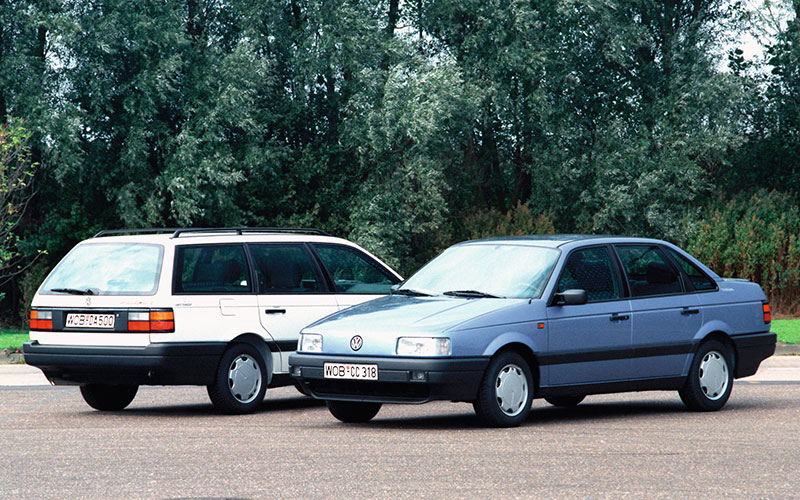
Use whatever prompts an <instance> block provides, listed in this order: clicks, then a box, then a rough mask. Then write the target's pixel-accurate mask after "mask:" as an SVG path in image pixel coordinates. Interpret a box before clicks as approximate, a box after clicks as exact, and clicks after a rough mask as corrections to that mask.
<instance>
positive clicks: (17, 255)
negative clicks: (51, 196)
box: [0, 119, 37, 299]
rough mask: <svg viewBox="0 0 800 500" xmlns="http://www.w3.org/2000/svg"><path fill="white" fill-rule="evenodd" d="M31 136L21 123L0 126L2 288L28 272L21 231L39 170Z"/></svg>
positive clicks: (0, 279)
mask: <svg viewBox="0 0 800 500" xmlns="http://www.w3.org/2000/svg"><path fill="white" fill-rule="evenodd" d="M30 136H31V132H30V131H28V130H27V129H25V128H24V127H23V125H22V124H21V123H20V122H19V121H16V120H12V119H10V120H8V122H7V123H5V124H3V125H0V286H2V285H4V284H5V283H6V282H8V281H9V280H10V279H11V278H12V277H14V276H16V275H18V274H20V273H21V272H22V271H24V269H25V266H24V263H25V259H24V258H25V255H23V254H22V253H21V252H20V250H19V248H18V242H19V236H18V231H19V225H20V222H21V221H22V218H23V215H24V214H25V210H26V209H27V207H28V203H29V202H30V200H31V198H32V196H33V191H32V188H31V186H30V183H31V180H32V178H33V174H34V171H35V169H36V167H37V165H36V164H34V163H31V158H30V157H31V153H30V148H29V146H28V141H29V139H30ZM3 295H4V294H2V293H0V299H2V298H3Z"/></svg>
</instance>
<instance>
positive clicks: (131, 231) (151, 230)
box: [94, 227, 178, 238]
mask: <svg viewBox="0 0 800 500" xmlns="http://www.w3.org/2000/svg"><path fill="white" fill-rule="evenodd" d="M177 230H178V228H176V227H146V228H142V229H103V230H102V231H100V232H99V233H97V234H95V235H94V237H95V238H100V237H101V236H111V235H114V234H155V233H172V232H175V231H177Z"/></svg>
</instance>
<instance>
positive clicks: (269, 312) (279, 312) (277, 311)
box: [264, 309, 286, 314]
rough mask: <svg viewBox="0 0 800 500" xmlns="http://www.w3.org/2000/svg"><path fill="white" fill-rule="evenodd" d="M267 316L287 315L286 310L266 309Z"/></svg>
mask: <svg viewBox="0 0 800 500" xmlns="http://www.w3.org/2000/svg"><path fill="white" fill-rule="evenodd" d="M264 313H266V314H286V309H264Z"/></svg>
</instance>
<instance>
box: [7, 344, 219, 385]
mask: <svg viewBox="0 0 800 500" xmlns="http://www.w3.org/2000/svg"><path fill="white" fill-rule="evenodd" d="M226 347H227V344H225V343H224V342H202V343H178V342H176V343H163V344H150V345H148V346H145V347H94V346H71V345H70V346H64V345H42V344H39V343H38V342H37V341H32V342H26V343H25V344H24V345H23V348H22V352H23V354H24V356H25V362H26V363H27V364H29V365H31V366H35V367H37V368H39V369H41V370H42V371H43V372H44V374H45V376H46V377H47V378H48V379H49V380H50V381H51V382H53V383H54V384H57V385H75V384H92V383H102V384H114V385H208V384H211V383H213V381H214V378H215V374H216V371H217V366H218V365H219V360H220V358H221V357H222V354H223V352H224V351H225V348H226Z"/></svg>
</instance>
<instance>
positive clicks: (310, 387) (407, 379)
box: [289, 354, 489, 403]
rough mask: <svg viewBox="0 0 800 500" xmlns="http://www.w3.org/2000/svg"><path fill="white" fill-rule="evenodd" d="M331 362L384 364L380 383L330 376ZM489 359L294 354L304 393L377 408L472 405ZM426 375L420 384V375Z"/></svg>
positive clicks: (292, 360) (294, 370)
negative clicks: (417, 377) (435, 402)
mask: <svg viewBox="0 0 800 500" xmlns="http://www.w3.org/2000/svg"><path fill="white" fill-rule="evenodd" d="M325 363H343V364H348V363H349V364H352V363H357V364H375V365H378V380H377V381H362V380H342V379H330V378H325V377H324V372H323V365H324V364H325ZM488 364H489V358H448V359H441V358H439V359H430V358H394V357H393V358H381V357H353V356H329V355H311V354H293V355H291V356H289V365H290V370H291V373H292V376H293V377H294V378H295V380H296V381H297V382H298V383H299V384H300V386H301V387H302V390H303V391H304V392H305V393H306V394H308V395H310V396H313V397H314V398H317V399H332V400H338V401H364V402H373V403H425V402H428V401H432V400H436V399H443V400H452V401H472V400H474V399H475V398H476V396H477V394H478V386H479V385H480V382H481V379H482V378H483V372H484V371H485V370H486V366H487V365H488ZM415 373H416V374H424V378H423V379H422V380H415V379H414V377H413V375H414V374H415Z"/></svg>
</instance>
